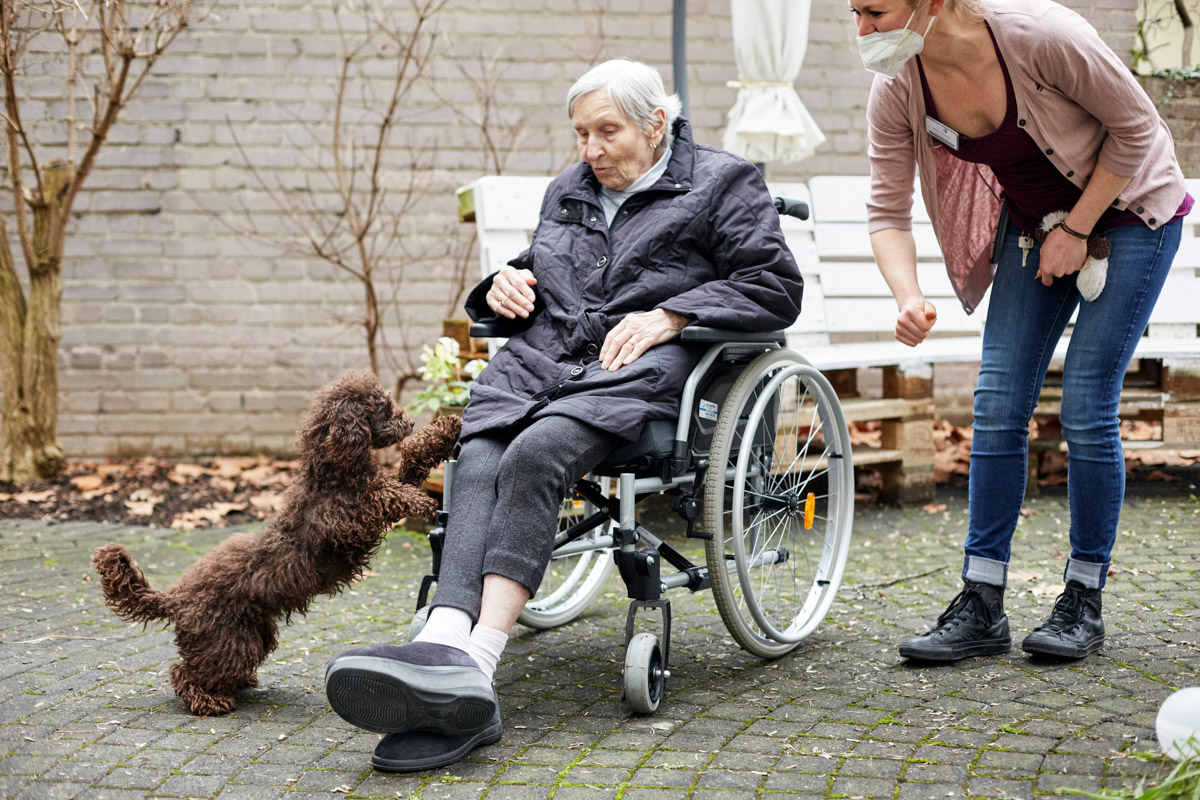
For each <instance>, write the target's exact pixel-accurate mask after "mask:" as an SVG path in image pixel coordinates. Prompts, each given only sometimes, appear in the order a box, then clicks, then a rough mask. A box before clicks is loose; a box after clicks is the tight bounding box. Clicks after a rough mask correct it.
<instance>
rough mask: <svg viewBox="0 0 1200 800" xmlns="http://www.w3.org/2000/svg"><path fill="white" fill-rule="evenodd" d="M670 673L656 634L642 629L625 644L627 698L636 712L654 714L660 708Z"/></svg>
mask: <svg viewBox="0 0 1200 800" xmlns="http://www.w3.org/2000/svg"><path fill="white" fill-rule="evenodd" d="M670 676H671V673H670V672H668V671H667V669H666V667H665V665H664V664H663V657H662V648H660V647H659V646H658V637H657V636H655V635H654V634H652V633H639V634H637V635H636V636H634V637H633V638H632V639H630V640H629V646H628V647H626V648H625V699H626V700H627V701H629V704H630V705H631V706H633V710H634V711H635V712H637V713H638V714H653V713H654V712H655V711H657V710H658V705H659V703H661V702H662V699H663V696H664V695H665V694H666V683H667V678H669V677H670Z"/></svg>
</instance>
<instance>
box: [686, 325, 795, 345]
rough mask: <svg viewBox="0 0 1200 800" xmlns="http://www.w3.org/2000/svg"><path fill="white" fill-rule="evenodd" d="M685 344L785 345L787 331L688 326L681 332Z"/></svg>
mask: <svg viewBox="0 0 1200 800" xmlns="http://www.w3.org/2000/svg"><path fill="white" fill-rule="evenodd" d="M679 339H680V341H684V342H709V343H711V342H775V343H777V344H785V343H786V342H787V333H786V332H785V331H758V332H755V331H737V330H730V329H728V328H706V327H704V326H703V325H688V326H687V327H686V328H684V329H683V330H681V331H680V332H679Z"/></svg>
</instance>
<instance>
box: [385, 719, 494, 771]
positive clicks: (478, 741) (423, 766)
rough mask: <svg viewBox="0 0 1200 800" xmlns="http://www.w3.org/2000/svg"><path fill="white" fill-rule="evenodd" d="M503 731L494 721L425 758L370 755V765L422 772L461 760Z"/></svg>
mask: <svg viewBox="0 0 1200 800" xmlns="http://www.w3.org/2000/svg"><path fill="white" fill-rule="evenodd" d="M503 733H504V724H503V723H501V722H496V724H494V725H492V726H491V727H489V728H487V729H485V730H482V731H480V732H479V733H477V734H475V735H474V736H472V737H471V738H469V739H467V741H465V742H463V744H461V745H459V746H458V747H456V748H454V749H453V750H450V751H448V752H446V753H442V754H440V755H436V756H426V757H425V758H411V759H403V758H383V757H381V756H378V755H375V754H372V755H371V766H373V767H374V768H375V769H377V770H380V771H382V772H423V771H425V770H431V769H437V768H438V767H445V766H449V765H450V764H454V763H456V762H458V761H462V760H463V759H464V758H466V757H467V755H469V754H470V752H471V751H472V750H474V749H476V748H478V747H484V746H485V745H489V744H495V743H496V742H498V741H500V737H501V735H502V734H503Z"/></svg>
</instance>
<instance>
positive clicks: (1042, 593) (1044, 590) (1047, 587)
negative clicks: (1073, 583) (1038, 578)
mask: <svg viewBox="0 0 1200 800" xmlns="http://www.w3.org/2000/svg"><path fill="white" fill-rule="evenodd" d="M1029 593H1030V594H1031V595H1033V596H1034V597H1058V596H1059V594H1061V593H1062V584H1058V583H1035V584H1034V585H1033V586H1032V587H1030V589H1029Z"/></svg>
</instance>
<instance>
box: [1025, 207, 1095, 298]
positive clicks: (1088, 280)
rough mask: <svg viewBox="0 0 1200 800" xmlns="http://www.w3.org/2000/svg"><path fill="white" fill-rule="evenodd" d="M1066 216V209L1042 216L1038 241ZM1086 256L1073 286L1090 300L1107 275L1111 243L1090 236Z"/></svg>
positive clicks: (1042, 239)
mask: <svg viewBox="0 0 1200 800" xmlns="http://www.w3.org/2000/svg"><path fill="white" fill-rule="evenodd" d="M1066 218H1067V212H1066V211H1051V212H1050V213H1049V214H1047V215H1046V216H1044V217H1042V225H1041V227H1040V228H1038V231H1037V232H1038V233H1039V234H1041V235H1040V236H1038V237H1037V238H1038V241H1045V239H1046V237H1047V236H1049V235H1050V231H1052V230H1054V228H1055V226H1057V225H1058V224H1059V223H1061V222H1062V221H1063V220H1065V219H1066ZM1087 247H1088V257H1087V260H1085V261H1084V262H1083V266H1082V267H1080V269H1079V273H1078V274H1077V277H1076V279H1075V287H1076V288H1077V289H1079V294H1080V295H1081V296H1082V297H1083V299H1084V300H1087V301H1089V302H1091V301H1092V300H1095V299H1096V298H1097V297H1099V296H1100V292H1101V291H1103V289H1104V281H1105V279H1106V278H1107V277H1108V255H1109V253H1111V252H1112V244H1111V243H1109V241H1108V240H1107V239H1103V238H1101V237H1099V236H1090V237H1088V241H1087Z"/></svg>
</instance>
